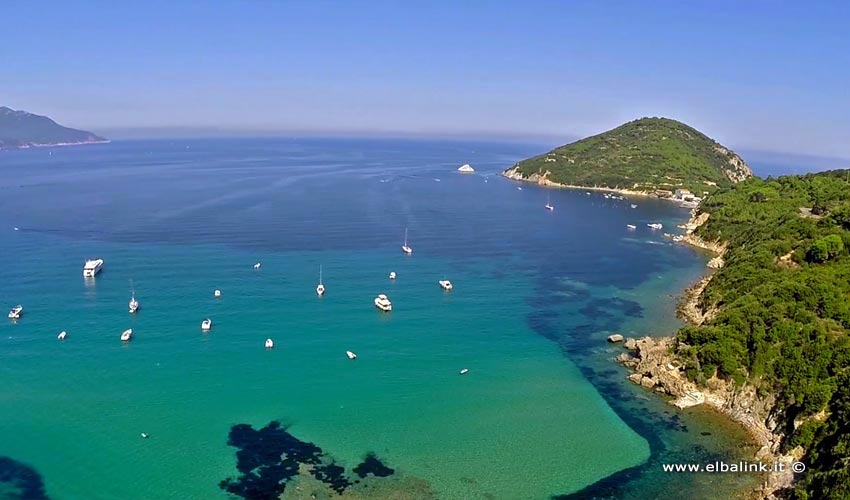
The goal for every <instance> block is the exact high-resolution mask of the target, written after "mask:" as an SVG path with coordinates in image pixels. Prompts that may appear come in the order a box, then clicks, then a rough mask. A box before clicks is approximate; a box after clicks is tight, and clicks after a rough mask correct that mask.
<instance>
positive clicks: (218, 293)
mask: <svg viewBox="0 0 850 500" xmlns="http://www.w3.org/2000/svg"><path fill="white" fill-rule="evenodd" d="M213 296H214V297H221V290H216V291H214V292H213Z"/></svg>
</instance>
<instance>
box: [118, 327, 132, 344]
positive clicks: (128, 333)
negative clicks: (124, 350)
mask: <svg viewBox="0 0 850 500" xmlns="http://www.w3.org/2000/svg"><path fill="white" fill-rule="evenodd" d="M131 338H133V329H132V328H127V329H126V330H124V333H122V334H121V341H122V342H127V341H128V340H130V339H131Z"/></svg>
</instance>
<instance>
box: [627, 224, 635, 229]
mask: <svg viewBox="0 0 850 500" xmlns="http://www.w3.org/2000/svg"><path fill="white" fill-rule="evenodd" d="M626 227H627V228H629V229H632V230H635V229H637V226H635V225H634V224H626Z"/></svg>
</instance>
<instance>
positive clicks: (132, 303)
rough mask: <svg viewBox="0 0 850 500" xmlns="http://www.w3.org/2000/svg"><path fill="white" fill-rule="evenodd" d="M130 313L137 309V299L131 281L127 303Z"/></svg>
mask: <svg viewBox="0 0 850 500" xmlns="http://www.w3.org/2000/svg"><path fill="white" fill-rule="evenodd" d="M127 306H128V307H129V309H130V312H131V313H134V312H136V311H138V310H139V301H138V300H136V290H135V288H133V284H132V282H131V283H130V303H129V304H127Z"/></svg>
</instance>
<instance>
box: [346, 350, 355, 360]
mask: <svg viewBox="0 0 850 500" xmlns="http://www.w3.org/2000/svg"><path fill="white" fill-rule="evenodd" d="M345 355H346V356H347V357H348V359H357V355H356V354H354V353H353V352H351V351H345Z"/></svg>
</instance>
